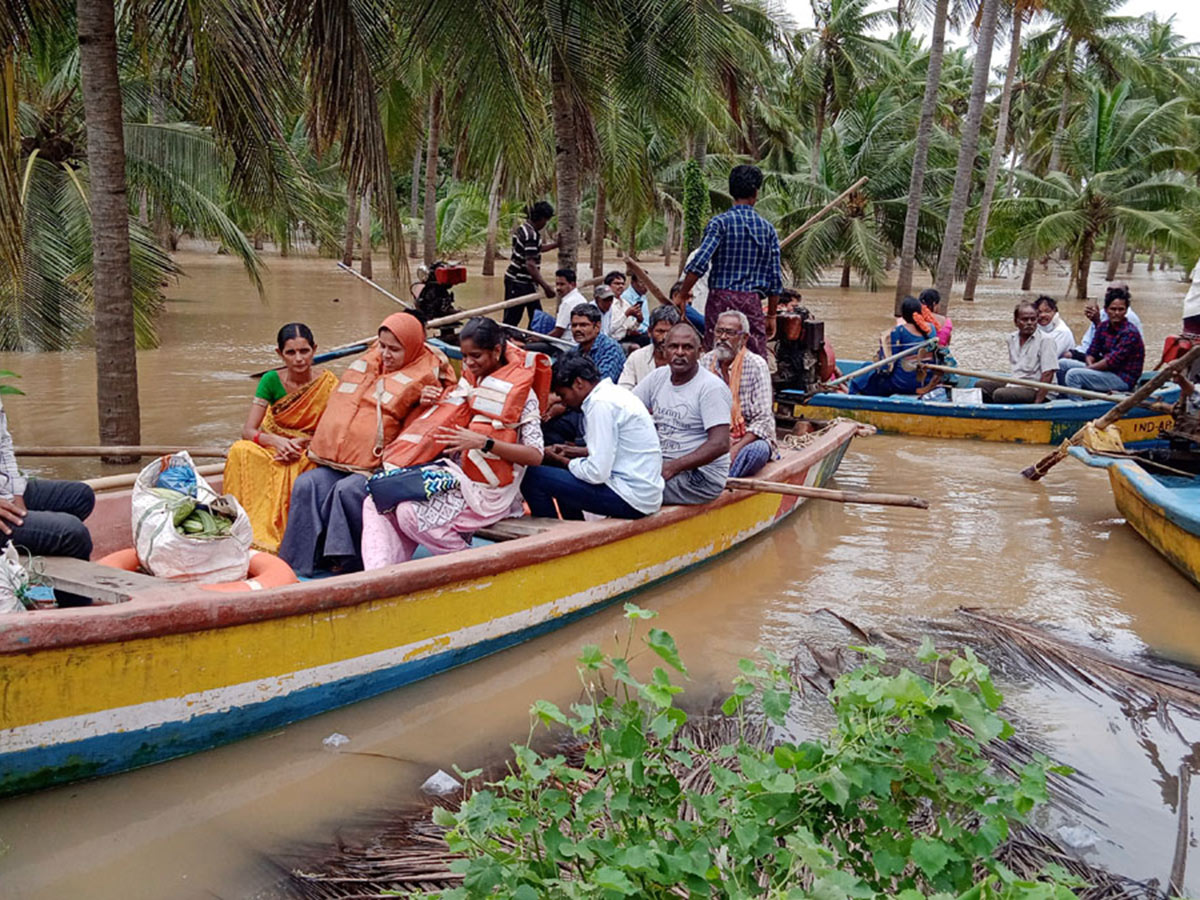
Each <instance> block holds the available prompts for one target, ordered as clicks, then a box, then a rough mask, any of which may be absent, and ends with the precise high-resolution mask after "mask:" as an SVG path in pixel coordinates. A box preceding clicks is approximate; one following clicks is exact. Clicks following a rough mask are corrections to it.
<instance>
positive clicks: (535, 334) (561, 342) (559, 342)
mask: <svg viewBox="0 0 1200 900" xmlns="http://www.w3.org/2000/svg"><path fill="white" fill-rule="evenodd" d="M504 327H505V328H507V329H508V330H509V331H515V332H517V334H523V335H525V336H526V337H528V338H530V339H532V340H535V341H545V342H546V343H547V344H554V345H555V346H556V347H561V348H562V349H564V350H574V349H575V345H574V344H572V343H571V342H570V341H568V340H566V339H565V338H556V337H551V336H550V335H548V334H542V333H541V332H540V331H530V330H529V329H528V328H518V327H517V326H516V325H505V326H504Z"/></svg>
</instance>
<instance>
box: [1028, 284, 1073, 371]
mask: <svg viewBox="0 0 1200 900" xmlns="http://www.w3.org/2000/svg"><path fill="white" fill-rule="evenodd" d="M1033 308H1034V309H1036V310H1037V314H1038V330H1039V331H1041V332H1042V333H1043V334H1048V335H1049V336H1050V339H1051V340H1052V341H1054V349H1055V351H1057V353H1058V355H1059V356H1060V357H1063V356H1067V355H1068V354H1069V353H1070V352H1071V348H1072V347H1074V346H1075V333H1074V332H1073V331H1071V326H1070V325H1068V324H1067V323H1066V322H1064V321H1063V317H1062V316H1060V315H1059V314H1058V301H1057V300H1055V299H1054V298H1053V297H1048V296H1046V295H1045V294H1042V296H1040V297H1038V298H1037V299H1036V300H1034V301H1033Z"/></svg>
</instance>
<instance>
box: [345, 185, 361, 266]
mask: <svg viewBox="0 0 1200 900" xmlns="http://www.w3.org/2000/svg"><path fill="white" fill-rule="evenodd" d="M357 230H358V195H357V194H355V193H354V188H352V187H348V188H346V244H345V246H343V247H342V265H344V266H352V265H354V233H355V231H357Z"/></svg>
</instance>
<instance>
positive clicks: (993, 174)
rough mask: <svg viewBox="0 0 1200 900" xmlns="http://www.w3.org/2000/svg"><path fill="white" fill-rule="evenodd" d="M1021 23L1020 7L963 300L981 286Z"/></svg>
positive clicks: (980, 200)
mask: <svg viewBox="0 0 1200 900" xmlns="http://www.w3.org/2000/svg"><path fill="white" fill-rule="evenodd" d="M1021 19H1022V13H1021V9H1020V6H1019V5H1018V6H1017V7H1016V8H1015V9H1014V11H1013V25H1012V43H1011V46H1010V49H1009V54H1008V70H1007V71H1006V72H1005V74H1004V89H1003V91H1002V92H1001V95H1000V111H999V113H998V114H997V118H996V143H995V145H994V146H993V147H992V158H991V160H990V161H989V162H988V171H987V178H986V179H985V180H984V182H983V196H982V197H980V198H979V221H978V222H977V223H976V225H975V244H974V246H972V247H971V264H970V265H969V266H968V267H967V284H966V287H964V288H963V299H964V300H974V299H975V286H976V284H978V283H979V269H980V267H981V266H982V264H983V244H984V241H985V240H986V239H987V226H988V217H989V216H990V215H991V209H992V195H993V194H994V193H995V191H996V178H997V177H998V176H999V174H1000V160H1001V159H1003V158H1004V155H1005V143H1006V142H1007V140H1008V115H1009V110H1010V109H1011V108H1012V87H1013V81H1014V80H1015V78H1016V74H1017V63H1018V62H1019V61H1020V59H1021Z"/></svg>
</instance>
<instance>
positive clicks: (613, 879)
mask: <svg viewBox="0 0 1200 900" xmlns="http://www.w3.org/2000/svg"><path fill="white" fill-rule="evenodd" d="M591 881H592V882H593V883H594V884H596V885H599V886H600V887H602V888H605V889H606V890H610V891H616V892H617V893H619V894H623V895H625V896H626V897H629V896H632V895H634V894H636V893H637V892H638V889H637V887H636V886H635V885H634V883H633V882H632V881H630V880H629V876H627V875H626V874H625V873H624V872H622V871H621V870H620V869H614V868H613V867H612V866H601V867H600V868H598V869H596V871H594V872H592V876H591Z"/></svg>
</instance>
